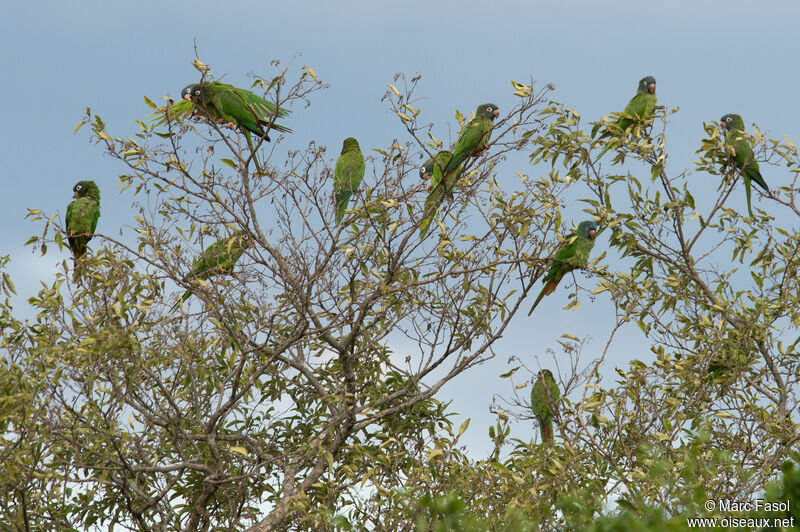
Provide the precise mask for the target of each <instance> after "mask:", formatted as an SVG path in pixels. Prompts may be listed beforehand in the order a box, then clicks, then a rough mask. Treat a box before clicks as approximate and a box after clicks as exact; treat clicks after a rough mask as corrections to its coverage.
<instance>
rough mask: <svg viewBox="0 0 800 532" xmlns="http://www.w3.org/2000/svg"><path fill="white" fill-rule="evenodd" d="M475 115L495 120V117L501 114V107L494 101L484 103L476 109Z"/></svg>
mask: <svg viewBox="0 0 800 532" xmlns="http://www.w3.org/2000/svg"><path fill="white" fill-rule="evenodd" d="M475 116H479V117H481V118H488V119H489V120H494V119H495V118H497V117H498V116H500V108H499V107H497V105H495V104H493V103H482V104H480V105H479V106H478V108H477V109H476V110H475Z"/></svg>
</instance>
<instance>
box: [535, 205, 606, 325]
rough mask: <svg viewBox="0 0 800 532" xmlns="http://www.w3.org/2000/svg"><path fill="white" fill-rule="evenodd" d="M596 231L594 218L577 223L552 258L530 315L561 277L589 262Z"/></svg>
mask: <svg viewBox="0 0 800 532" xmlns="http://www.w3.org/2000/svg"><path fill="white" fill-rule="evenodd" d="M596 233H597V224H596V223H594V220H585V221H583V222H581V223H579V224H578V230H577V231H576V232H575V233H573V234H571V235H570V236H568V237H567V238H566V240H565V241H564V243H563V244H562V245H561V248H560V249H559V250H558V253H556V256H555V259H553V265H552V266H550V271H548V272H547V275H545V277H544V279H543V282H544V283H545V284H544V288H542V291H541V292H540V293H539V297H537V298H536V301H534V302H533V306H532V307H531V309H530V310H529V311H528V316H530V315H531V313H532V312H533V309H535V308H536V306H537V305H538V304H539V301H541V300H542V298H543V297H544V296H548V295H550V294H552V293H553V291H554V290H555V289H556V287H557V286H558V283H559V282H560V281H561V279H562V278H563V277H564V276H565V275H566V274H568V273H569V272H571V271H572V270H574V269H576V268H583V267H584V266H586V265H587V264H588V263H589V252H590V251H592V248H593V247H594V237H595V234H596Z"/></svg>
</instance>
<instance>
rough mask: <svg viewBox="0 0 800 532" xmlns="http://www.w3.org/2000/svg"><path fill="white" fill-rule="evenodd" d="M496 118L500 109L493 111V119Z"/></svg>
mask: <svg viewBox="0 0 800 532" xmlns="http://www.w3.org/2000/svg"><path fill="white" fill-rule="evenodd" d="M498 116H500V109H495V110H494V117H495V118H497V117H498Z"/></svg>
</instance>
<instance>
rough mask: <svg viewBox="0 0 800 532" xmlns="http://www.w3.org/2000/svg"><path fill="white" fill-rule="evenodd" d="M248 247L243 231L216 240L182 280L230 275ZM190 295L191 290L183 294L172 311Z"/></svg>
mask: <svg viewBox="0 0 800 532" xmlns="http://www.w3.org/2000/svg"><path fill="white" fill-rule="evenodd" d="M250 246H252V243H251V241H250V238H249V237H248V236H247V234H246V233H245V232H244V231H236V232H235V233H233V234H232V235H231V236H229V237H227V238H221V239H219V240H217V241H216V242H214V243H213V244H211V245H210V246H208V247H207V248H206V249H205V250H204V251H203V253H201V254H200V256H199V257H198V258H197V259H195V261H194V264H193V265H192V271H191V272H190V273H189V274H188V275H187V276H186V277H184V278H183V279H184V281H190V280H192V279H208V278H210V277H214V276H216V275H223V274H229V273H231V271H232V270H233V266H234V264H236V262H237V261H238V260H239V259H240V258H241V256H242V254H243V253H244V250H245V249H247V248H249V247H250ZM191 295H192V291H191V290H187V291H186V292H184V294H183V295H182V296H181V298H180V299H179V300H178V301H177V302H176V303H175V306H173V307H172V310H173V311H174V310H175V309H177V308H178V307H179V306H180V305H181V304H182V303H183V302H184V301H186V300H187V299H189V296H191Z"/></svg>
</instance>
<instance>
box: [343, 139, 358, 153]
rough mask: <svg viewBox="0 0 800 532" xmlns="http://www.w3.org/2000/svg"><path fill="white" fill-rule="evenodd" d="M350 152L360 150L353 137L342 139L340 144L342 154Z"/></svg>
mask: <svg viewBox="0 0 800 532" xmlns="http://www.w3.org/2000/svg"><path fill="white" fill-rule="evenodd" d="M351 150H358V151H361V148H359V146H358V141H357V140H356V139H354V138H353V137H347V138H346V139H344V142H343V143H342V153H344V152H346V151H351Z"/></svg>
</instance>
